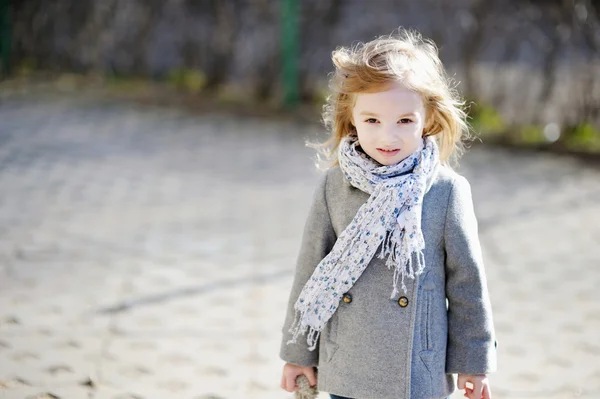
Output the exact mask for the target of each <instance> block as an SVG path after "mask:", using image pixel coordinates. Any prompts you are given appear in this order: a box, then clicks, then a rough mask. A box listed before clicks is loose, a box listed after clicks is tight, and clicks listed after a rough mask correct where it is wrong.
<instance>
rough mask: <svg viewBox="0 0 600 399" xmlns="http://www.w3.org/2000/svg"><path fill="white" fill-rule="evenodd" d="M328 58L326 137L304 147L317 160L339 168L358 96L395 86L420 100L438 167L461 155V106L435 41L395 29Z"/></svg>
mask: <svg viewBox="0 0 600 399" xmlns="http://www.w3.org/2000/svg"><path fill="white" fill-rule="evenodd" d="M331 58H332V60H333V63H334V65H335V71H334V72H333V73H332V74H331V79H330V81H329V90H330V93H329V95H328V97H327V103H326V104H325V105H324V106H323V114H322V118H323V123H324V124H325V127H326V128H327V130H328V131H329V133H330V137H329V139H328V140H327V141H325V142H324V143H316V144H315V143H307V145H308V146H310V147H313V148H316V149H317V150H318V152H319V154H318V156H319V159H320V160H322V157H321V156H320V155H323V156H325V158H326V159H327V160H328V161H330V163H333V165H335V164H337V163H338V162H337V148H338V147H339V144H340V141H341V140H342V138H343V137H344V136H346V135H348V134H351V133H353V132H355V127H354V125H353V124H352V108H353V107H354V103H355V100H356V96H357V94H360V93H373V92H378V91H383V90H385V89H386V87H387V86H389V85H390V84H392V83H394V82H398V81H399V82H401V83H402V84H403V85H405V86H406V87H407V88H408V89H410V90H413V91H414V92H416V93H418V94H419V95H420V96H421V98H422V100H423V104H424V106H425V110H426V119H425V124H424V129H423V137H425V136H435V139H436V141H437V143H438V145H439V148H440V162H441V163H442V164H445V165H448V166H450V162H452V163H454V162H455V161H457V160H458V158H459V157H460V155H462V152H463V150H464V147H463V143H462V141H461V139H463V138H466V137H468V135H469V125H468V123H467V114H466V112H465V111H464V110H463V108H464V102H463V101H462V100H461V99H460V97H459V95H458V93H457V91H456V89H455V88H454V87H452V85H451V80H450V79H449V78H448V77H447V76H446V72H445V71H444V67H443V65H442V62H441V61H440V59H439V56H438V49H437V47H436V45H435V43H433V41H431V40H429V39H426V38H423V37H422V36H421V34H419V33H418V32H416V31H414V30H406V29H403V28H399V29H398V30H397V33H392V34H391V35H389V36H380V37H378V38H376V39H374V40H372V41H370V42H367V43H358V44H356V45H355V46H353V47H352V48H347V47H338V48H337V49H336V50H335V51H333V53H332V56H331Z"/></svg>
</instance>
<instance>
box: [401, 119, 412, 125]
mask: <svg viewBox="0 0 600 399" xmlns="http://www.w3.org/2000/svg"><path fill="white" fill-rule="evenodd" d="M400 123H403V124H406V123H412V119H408V118H402V119H400Z"/></svg>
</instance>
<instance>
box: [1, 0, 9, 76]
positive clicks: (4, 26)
mask: <svg viewBox="0 0 600 399" xmlns="http://www.w3.org/2000/svg"><path fill="white" fill-rule="evenodd" d="M8 2H9V0H0V57H1V58H2V60H1V61H2V75H4V76H8V74H9V73H10V47H11V42H12V40H11V37H10V36H11V31H10V12H9V8H8Z"/></svg>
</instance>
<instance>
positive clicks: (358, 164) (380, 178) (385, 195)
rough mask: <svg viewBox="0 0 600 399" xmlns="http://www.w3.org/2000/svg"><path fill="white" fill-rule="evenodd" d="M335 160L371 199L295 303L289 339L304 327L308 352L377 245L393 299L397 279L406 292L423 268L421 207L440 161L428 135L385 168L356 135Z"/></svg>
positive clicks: (345, 140) (342, 144)
mask: <svg viewBox="0 0 600 399" xmlns="http://www.w3.org/2000/svg"><path fill="white" fill-rule="evenodd" d="M338 159H339V164H340V168H341V170H342V172H343V174H344V176H345V178H346V179H347V180H348V181H349V182H350V184H352V185H353V186H354V187H356V188H358V189H360V190H362V191H364V192H366V193H368V194H370V197H369V199H368V200H367V202H366V203H364V204H363V205H362V206H361V207H360V209H359V210H358V212H357V213H356V216H355V217H354V219H352V221H351V222H350V224H349V225H348V226H347V227H346V229H345V230H344V231H343V232H342V233H341V234H340V236H339V237H338V238H337V241H336V242H335V244H334V246H333V249H332V250H331V252H330V253H329V254H328V255H327V256H325V258H323V260H321V262H320V263H319V265H318V266H317V267H316V268H315V271H314V272H313V274H312V276H311V277H310V278H309V280H308V282H307V283H306V285H305V286H304V288H303V289H302V291H301V293H300V295H299V297H298V300H297V301H296V303H295V305H294V309H295V320H294V323H293V324H292V326H291V328H290V330H289V332H290V333H292V339H290V340H289V341H288V342H287V343H288V344H290V343H296V339H297V337H298V336H299V335H301V334H305V333H306V332H307V330H308V335H307V343H308V345H309V348H308V349H309V350H311V351H312V350H314V349H315V347H316V344H317V342H318V338H319V334H320V332H321V331H322V330H323V327H324V326H325V324H326V323H327V321H328V320H329V319H330V318H331V316H332V315H333V313H334V312H335V311H336V309H337V308H338V305H339V302H340V300H341V299H342V296H343V294H344V293H346V292H347V291H348V290H349V289H350V288H351V287H352V286H353V285H354V283H355V282H356V280H358V278H359V277H360V276H361V274H362V273H363V271H364V270H365V268H366V267H367V265H368V264H369V262H370V261H371V259H372V258H373V256H374V255H375V253H376V252H377V250H378V248H379V247H380V246H381V251H380V253H379V255H378V256H379V258H381V259H383V258H385V257H386V256H387V260H386V263H385V264H386V266H387V267H388V269H391V268H393V270H394V274H393V289H392V295H391V298H392V299H393V298H394V297H395V296H396V295H397V294H398V281H400V284H401V287H402V290H403V291H404V292H405V293H406V285H405V283H404V279H405V277H409V278H413V279H414V278H415V276H416V275H419V274H421V273H422V272H423V269H424V268H425V259H424V254H423V249H424V248H425V241H424V239H423V233H422V231H421V210H422V203H423V197H424V195H425V190H426V186H427V178H428V177H429V176H430V175H431V174H432V173H433V171H434V169H435V166H436V164H437V162H438V161H439V150H438V146H437V143H436V142H435V140H434V139H433V138H432V137H425V138H424V139H423V143H422V146H421V147H420V148H419V149H417V150H416V151H415V152H413V153H412V154H411V155H409V156H408V157H407V158H405V159H404V160H402V161H401V162H399V163H397V164H395V165H390V166H385V165H381V164H380V163H378V162H376V161H375V160H373V158H371V157H369V156H368V155H367V154H365V153H364V152H363V151H362V149H361V148H360V144H359V143H358V139H357V137H356V136H355V135H348V136H346V137H344V138H343V139H342V141H341V142H340V146H339V149H338Z"/></svg>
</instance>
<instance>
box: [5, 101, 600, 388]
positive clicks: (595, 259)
mask: <svg viewBox="0 0 600 399" xmlns="http://www.w3.org/2000/svg"><path fill="white" fill-rule="evenodd" d="M317 131H318V129H317V128H315V127H299V126H298V125H295V124H293V123H291V122H284V121H277V122H273V121H271V122H268V121H265V120H260V119H257V118H248V117H246V118H232V117H227V116H206V115H203V116H198V115H195V116H194V115H189V114H184V113H183V112H179V111H174V110H169V109H155V108H150V107H141V106H137V107H134V106H132V105H123V104H107V103H105V102H100V101H92V102H86V101H78V102H74V101H73V100H65V99H61V98H58V99H54V100H52V101H50V100H43V101H40V100H31V99H24V98H21V99H11V100H4V102H1V103H0V187H1V188H2V195H1V196H0V398H11V399H12V398H37V397H40V398H41V397H48V398H56V397H58V398H94V399H126V398H131V399H133V398H188V399H192V398H195V399H199V398H205V399H208V398H213V399H215V398H261V399H264V398H267V399H269V398H291V397H292V395H290V394H288V393H285V392H283V391H281V390H280V389H279V387H278V384H279V378H280V374H279V373H280V368H281V366H282V362H281V361H280V360H279V359H278V357H277V353H278V348H279V339H280V335H279V334H280V328H281V323H282V321H283V312H284V308H285V302H286V300H287V295H288V289H289V287H290V284H291V277H292V272H293V267H294V262H295V256H296V253H297V250H298V248H299V238H300V234H301V231H302V227H303V223H304V217H305V215H306V211H307V209H308V205H309V200H310V198H311V195H312V190H313V187H314V184H315V182H316V181H315V177H316V172H314V171H313V168H312V159H311V156H312V155H313V152H312V150H310V149H307V148H304V146H303V140H304V138H306V137H309V138H312V139H314V138H316V134H317V133H316V132H317ZM460 171H461V173H463V174H464V175H466V176H467V177H468V178H469V179H470V181H471V183H472V187H473V194H474V199H475V204H476V210H477V213H478V217H479V221H480V234H481V240H482V244H483V249H484V255H485V259H486V268H487V273H488V279H489V284H490V293H491V297H492V302H493V308H494V317H495V323H496V328H497V335H498V344H499V346H498V349H499V371H498V372H497V373H495V374H493V375H492V376H491V382H492V387H493V392H494V398H496V399H504V398H506V399H508V398H510V399H521V398H576V397H577V398H579V397H581V398H600V333H599V331H600V301H599V300H598V294H597V289H598V287H599V286H600V251H599V249H598V244H600V201H599V200H600V170H599V169H598V168H597V167H592V166H586V165H585V164H582V163H580V162H579V161H576V160H573V159H570V158H565V157H556V156H552V155H547V154H546V155H544V154H530V153H514V152H511V151H510V150H499V149H487V148H485V147H475V148H474V149H473V150H472V151H470V152H469V153H468V155H467V156H466V157H465V158H464V160H463V162H462V166H461V169H460ZM43 393H46V394H47V396H42V394H43ZM323 397H325V396H324V395H323ZM454 397H456V398H460V397H462V395H461V394H460V393H457V394H455V396H454Z"/></svg>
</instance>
